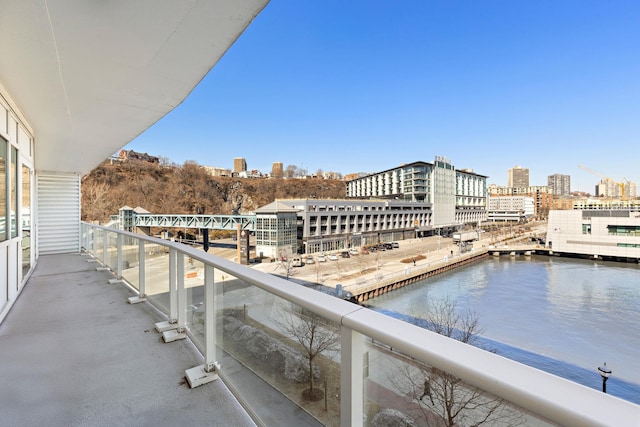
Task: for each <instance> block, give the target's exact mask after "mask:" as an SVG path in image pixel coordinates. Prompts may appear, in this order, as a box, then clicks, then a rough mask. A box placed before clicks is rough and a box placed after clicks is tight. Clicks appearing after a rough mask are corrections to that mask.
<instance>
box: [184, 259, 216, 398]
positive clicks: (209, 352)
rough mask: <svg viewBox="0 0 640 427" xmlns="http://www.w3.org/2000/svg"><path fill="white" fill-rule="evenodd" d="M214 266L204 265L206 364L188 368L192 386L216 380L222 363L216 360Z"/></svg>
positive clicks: (188, 379)
mask: <svg viewBox="0 0 640 427" xmlns="http://www.w3.org/2000/svg"><path fill="white" fill-rule="evenodd" d="M214 272H215V270H214V268H213V266H211V265H209V264H205V266H204V316H205V319H204V365H199V366H196V367H195V368H191V369H187V370H186V371H185V377H186V378H187V381H188V382H189V386H191V388H194V387H198V386H201V385H203V384H206V383H209V382H211V381H214V380H216V379H217V378H218V371H219V370H220V364H219V363H218V362H217V361H216V313H215V310H216V298H215V288H214Z"/></svg>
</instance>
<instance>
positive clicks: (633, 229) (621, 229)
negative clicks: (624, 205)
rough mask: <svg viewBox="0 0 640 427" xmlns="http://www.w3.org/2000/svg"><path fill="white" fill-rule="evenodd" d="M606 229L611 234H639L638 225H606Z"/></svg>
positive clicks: (639, 227) (639, 228)
mask: <svg viewBox="0 0 640 427" xmlns="http://www.w3.org/2000/svg"><path fill="white" fill-rule="evenodd" d="M607 230H608V232H609V235H612V236H640V226H639V225H608V226H607Z"/></svg>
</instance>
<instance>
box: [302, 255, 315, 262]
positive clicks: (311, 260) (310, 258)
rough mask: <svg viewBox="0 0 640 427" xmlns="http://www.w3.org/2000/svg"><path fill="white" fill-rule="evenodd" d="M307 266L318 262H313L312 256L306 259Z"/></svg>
mask: <svg viewBox="0 0 640 427" xmlns="http://www.w3.org/2000/svg"><path fill="white" fill-rule="evenodd" d="M304 263H305V264H315V263H316V262H315V261H314V260H313V257H312V256H308V257H306V258H305V259H304Z"/></svg>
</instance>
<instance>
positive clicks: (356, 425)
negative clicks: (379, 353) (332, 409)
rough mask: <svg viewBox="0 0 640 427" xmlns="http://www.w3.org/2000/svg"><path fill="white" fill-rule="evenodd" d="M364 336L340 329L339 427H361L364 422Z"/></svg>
mask: <svg viewBox="0 0 640 427" xmlns="http://www.w3.org/2000/svg"><path fill="white" fill-rule="evenodd" d="M364 348H365V347H364V336H363V335H362V334H360V333H359V332H356V331H354V330H353V329H350V328H348V327H346V326H342V327H341V328H340V366H341V373H340V390H341V393H340V425H341V426H344V427H347V426H353V427H361V426H362V425H363V420H364V356H365V351H364Z"/></svg>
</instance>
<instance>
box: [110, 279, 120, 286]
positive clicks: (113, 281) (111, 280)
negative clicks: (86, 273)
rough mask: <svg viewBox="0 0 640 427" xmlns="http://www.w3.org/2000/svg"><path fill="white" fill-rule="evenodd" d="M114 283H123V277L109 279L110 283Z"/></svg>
mask: <svg viewBox="0 0 640 427" xmlns="http://www.w3.org/2000/svg"><path fill="white" fill-rule="evenodd" d="M114 283H122V279H109V284H110V285H113V284H114Z"/></svg>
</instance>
